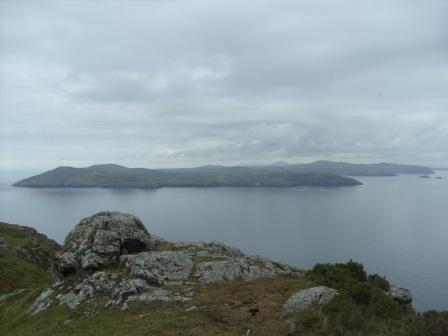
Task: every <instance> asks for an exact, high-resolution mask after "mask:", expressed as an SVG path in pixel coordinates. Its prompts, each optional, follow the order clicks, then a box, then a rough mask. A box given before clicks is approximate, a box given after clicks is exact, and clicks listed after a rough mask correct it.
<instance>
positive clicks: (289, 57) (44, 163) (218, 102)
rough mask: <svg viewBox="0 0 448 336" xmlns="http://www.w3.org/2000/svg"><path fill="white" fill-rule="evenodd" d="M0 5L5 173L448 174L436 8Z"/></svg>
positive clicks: (444, 9)
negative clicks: (375, 166) (101, 168)
mask: <svg viewBox="0 0 448 336" xmlns="http://www.w3.org/2000/svg"><path fill="white" fill-rule="evenodd" d="M0 7H1V11H0V47H1V48H0V162H1V167H4V168H11V169H12V168H16V167H24V166H25V167H26V166H30V167H36V166H39V167H43V168H51V167H53V166H56V165H59V164H73V165H86V164H91V163H98V162H116V163H121V164H127V165H129V166H146V167H161V166H184V165H185V166H190V165H196V164H205V163H229V164H235V163H253V162H257V163H258V162H268V161H274V160H277V159H284V160H290V161H293V162H298V161H302V162H303V161H307V160H313V159H337V160H343V159H346V160H351V161H369V162H370V161H399V162H410V163H412V162H415V163H421V164H429V165H432V164H434V165H448V161H447V157H448V153H447V150H446V148H448V119H447V116H446V111H447V109H448V98H447V96H446V87H447V86H448V61H447V59H448V57H447V56H448V45H447V44H446V40H447V37H448V36H447V35H448V23H447V21H446V15H447V13H448V4H446V3H445V2H441V1H435V0H434V1H426V2H425V3H424V4H423V3H421V2H409V1H404V0H403V1H400V0H395V1H390V0H387V1H386V0H384V1H363V2H359V1H355V0H344V1H337V2H335V1H330V0H327V1H320V0H319V1H316V0H313V1H282V2H277V1H260V2H257V5H256V6H255V5H254V4H253V3H251V2H241V1H224V0H223V1H213V2H211V1H206V0H202V1H199V0H196V1H137V0H136V1H126V2H111V1H97V2H90V3H89V2H85V1H81V0H79V1H73V2H59V1H39V2H38V3H37V2H34V1H20V2H17V1H14V2H13V1H2V2H0ZM86 149H87V150H86Z"/></svg>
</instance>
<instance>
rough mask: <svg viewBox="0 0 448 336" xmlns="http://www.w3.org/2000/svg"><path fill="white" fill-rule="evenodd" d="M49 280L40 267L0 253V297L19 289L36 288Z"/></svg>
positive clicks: (45, 272) (46, 273)
mask: <svg viewBox="0 0 448 336" xmlns="http://www.w3.org/2000/svg"><path fill="white" fill-rule="evenodd" d="M49 280H50V276H49V274H48V272H47V271H46V270H45V269H43V268H42V267H40V266H38V265H35V264H32V263H30V262H27V261H25V260H23V259H21V258H19V257H16V256H13V255H10V254H5V253H2V252H0V295H1V294H5V293H9V292H11V291H13V290H16V289H19V288H37V287H40V286H43V285H44V284H46V283H47V282H48V281H49Z"/></svg>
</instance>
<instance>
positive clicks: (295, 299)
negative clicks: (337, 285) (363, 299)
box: [283, 286, 338, 314]
mask: <svg viewBox="0 0 448 336" xmlns="http://www.w3.org/2000/svg"><path fill="white" fill-rule="evenodd" d="M337 294H338V291H337V290H336V289H333V288H330V287H326V286H317V287H311V288H307V289H302V290H300V291H298V292H296V293H295V294H293V295H291V296H290V297H289V299H288V300H287V301H286V302H285V303H284V304H283V314H289V313H293V312H297V311H300V310H303V309H307V308H310V307H311V306H313V305H315V304H317V305H324V304H327V303H329V302H330V301H331V300H332V299H333V298H334V297H335V296H336V295H337Z"/></svg>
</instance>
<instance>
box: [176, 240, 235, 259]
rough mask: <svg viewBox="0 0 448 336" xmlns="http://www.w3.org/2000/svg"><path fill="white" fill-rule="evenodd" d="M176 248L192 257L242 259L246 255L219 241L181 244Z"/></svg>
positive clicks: (177, 244)
mask: <svg viewBox="0 0 448 336" xmlns="http://www.w3.org/2000/svg"><path fill="white" fill-rule="evenodd" d="M175 247H176V248H178V249H182V250H183V251H184V252H185V253H188V254H189V255H191V256H205V255H207V254H208V255H212V256H217V257H229V258H242V257H244V253H243V252H241V251H240V250H239V249H237V248H235V247H230V246H227V245H224V244H223V243H221V242H219V241H211V242H202V241H199V242H180V243H176V244H175Z"/></svg>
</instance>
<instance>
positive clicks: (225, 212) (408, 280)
mask: <svg viewBox="0 0 448 336" xmlns="http://www.w3.org/2000/svg"><path fill="white" fill-rule="evenodd" d="M12 176H13V175H11V174H9V175H8V174H6V175H5V174H3V175H1V179H0V221H2V222H7V223H14V224H20V225H26V226H31V227H34V228H36V229H37V230H38V231H40V232H42V233H44V234H46V235H47V236H48V237H50V238H52V239H54V240H56V241H58V242H59V243H63V241H64V238H65V236H66V235H67V233H68V232H69V231H70V230H72V229H73V227H74V226H75V225H76V224H77V223H78V222H79V221H80V220H81V219H82V218H84V217H86V216H89V215H92V214H94V213H96V212H98V211H104V210H115V211H122V212H127V213H131V214H134V215H136V216H138V217H140V219H141V220H142V221H143V223H144V224H145V226H146V227H147V229H148V231H149V232H150V233H154V234H157V235H159V236H162V237H163V238H165V239H167V240H169V241H198V240H201V241H211V240H218V241H222V242H224V243H225V244H228V245H230V246H234V247H238V248H240V249H241V250H242V251H243V252H245V253H247V254H253V255H262V256H267V257H269V258H271V259H274V260H277V261H280V262H284V263H289V264H292V265H295V266H298V267H301V268H304V269H309V268H311V267H313V265H315V264H316V263H335V262H346V261H349V260H354V261H357V262H361V263H363V264H364V265H365V268H366V270H367V272H368V273H380V274H382V275H385V276H386V278H387V279H389V281H390V282H392V283H393V284H395V285H397V286H400V287H405V288H409V289H410V290H411V291H412V294H413V298H414V306H415V307H416V309H417V310H419V311H425V310H430V309H438V310H447V309H448V171H436V173H435V174H434V175H433V176H431V178H420V177H419V176H418V175H399V176H395V177H358V178H357V179H358V180H359V181H361V182H362V183H363V184H362V185H360V186H353V187H338V188H322V187H320V188H317V187H306V188H303V189H302V188H257V187H253V188H246V187H244V188H242V187H239V188H227V187H220V188H161V189H155V190H144V189H100V188H86V189H75V188H73V189H72V188H63V189H47V188H42V189H32V188H18V187H12V186H11V184H12V182H14V180H13V179H12ZM436 176H440V177H442V178H441V179H436V178H435V177H436ZM22 177H25V176H22Z"/></svg>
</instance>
